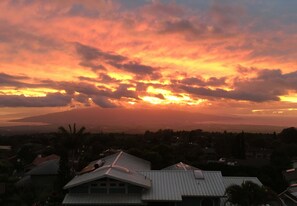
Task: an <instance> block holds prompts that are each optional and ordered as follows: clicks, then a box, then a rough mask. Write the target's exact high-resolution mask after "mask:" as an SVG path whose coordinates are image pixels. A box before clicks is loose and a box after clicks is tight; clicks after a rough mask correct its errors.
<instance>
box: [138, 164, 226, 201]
mask: <svg viewBox="0 0 297 206" xmlns="http://www.w3.org/2000/svg"><path fill="white" fill-rule="evenodd" d="M141 173H142V174H143V175H145V176H147V177H148V178H149V179H151V180H152V187H151V188H150V189H149V190H146V191H145V192H143V195H142V200H145V201H181V200H182V196H204V197H205V196H216V197H221V196H223V195H224V193H225V186H224V183H223V180H222V179H223V178H222V174H221V172H219V171H203V175H204V179H195V176H194V172H193V171H182V170H171V171H166V170H151V171H142V172H141Z"/></svg>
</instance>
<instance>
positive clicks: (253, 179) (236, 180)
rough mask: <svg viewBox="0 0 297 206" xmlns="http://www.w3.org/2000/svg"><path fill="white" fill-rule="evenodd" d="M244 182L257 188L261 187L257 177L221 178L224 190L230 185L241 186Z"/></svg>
mask: <svg viewBox="0 0 297 206" xmlns="http://www.w3.org/2000/svg"><path fill="white" fill-rule="evenodd" d="M246 181H250V182H253V183H255V184H257V185H259V186H262V183H261V182H260V180H259V179H258V178H257V177H223V182H224V184H225V187H226V188H227V187H229V186H231V185H241V184H242V183H243V182H246Z"/></svg>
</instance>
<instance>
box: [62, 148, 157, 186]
mask: <svg viewBox="0 0 297 206" xmlns="http://www.w3.org/2000/svg"><path fill="white" fill-rule="evenodd" d="M98 162H100V163H103V164H102V165H100V166H99V167H98V168H95V167H94V165H95V164H96V163H98ZM86 168H87V169H86V170H85V172H84V173H83V174H81V175H77V176H76V177H74V178H73V179H72V180H71V181H70V182H69V183H68V184H66V185H65V186H64V189H68V188H72V187H75V186H78V185H82V184H84V183H88V182H92V181H94V180H98V179H102V178H111V179H116V180H119V181H123V182H127V183H130V184H133V185H137V186H140V187H144V188H150V187H151V181H150V180H149V179H148V178H146V177H145V176H144V175H142V174H141V173H139V172H137V170H138V169H150V163H149V162H148V161H145V160H142V159H140V158H137V157H134V156H133V155H129V154H127V153H124V152H119V153H117V154H114V155H110V156H108V157H106V158H102V159H100V160H96V161H93V162H91V163H90V164H89V165H88V166H87V167H86ZM135 168H136V169H135ZM83 171H84V169H83Z"/></svg>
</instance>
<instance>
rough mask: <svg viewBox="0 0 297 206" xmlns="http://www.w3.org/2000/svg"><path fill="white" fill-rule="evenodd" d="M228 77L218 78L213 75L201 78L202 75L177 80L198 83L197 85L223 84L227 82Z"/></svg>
mask: <svg viewBox="0 0 297 206" xmlns="http://www.w3.org/2000/svg"><path fill="white" fill-rule="evenodd" d="M225 81H226V77H221V78H216V77H211V78H209V79H207V80H205V79H203V78H201V77H189V78H184V79H183V80H180V81H176V80H175V82H178V83H181V84H186V85H196V86H222V85H225V84H226V82H225Z"/></svg>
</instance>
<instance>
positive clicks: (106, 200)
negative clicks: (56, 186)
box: [63, 193, 142, 205]
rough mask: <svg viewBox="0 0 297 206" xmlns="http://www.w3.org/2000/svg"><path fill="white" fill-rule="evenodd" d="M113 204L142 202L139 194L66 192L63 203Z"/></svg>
mask: <svg viewBox="0 0 297 206" xmlns="http://www.w3.org/2000/svg"><path fill="white" fill-rule="evenodd" d="M67 204H71V205H80V204H84V205H94V204H96V205H99V204H103V205H113V204H129V205H132V204H137V205H139V204H142V201H141V194H125V195H122V194H82V193H76V194H74V193H69V194H66V196H65V198H64V200H63V205H67Z"/></svg>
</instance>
